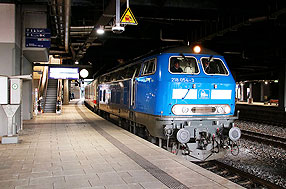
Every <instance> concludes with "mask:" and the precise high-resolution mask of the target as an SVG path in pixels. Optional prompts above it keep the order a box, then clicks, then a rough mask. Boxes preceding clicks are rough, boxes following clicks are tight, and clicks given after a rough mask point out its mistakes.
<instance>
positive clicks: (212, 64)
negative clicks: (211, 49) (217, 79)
mask: <svg viewBox="0 0 286 189" xmlns="http://www.w3.org/2000/svg"><path fill="white" fill-rule="evenodd" d="M201 62H202V67H203V69H204V72H205V73H206V74H211V75H213V74H215V75H228V70H227V68H226V67H225V65H224V63H223V61H222V60H221V59H218V58H213V57H208V58H202V59H201Z"/></svg>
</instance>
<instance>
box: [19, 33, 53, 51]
mask: <svg viewBox="0 0 286 189" xmlns="http://www.w3.org/2000/svg"><path fill="white" fill-rule="evenodd" d="M25 46H26V47H37V48H50V47H51V31H50V29H46V28H26V45H25Z"/></svg>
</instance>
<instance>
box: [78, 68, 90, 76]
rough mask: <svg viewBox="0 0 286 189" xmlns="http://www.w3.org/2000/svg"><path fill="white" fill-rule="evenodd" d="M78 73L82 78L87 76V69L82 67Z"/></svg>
mask: <svg viewBox="0 0 286 189" xmlns="http://www.w3.org/2000/svg"><path fill="white" fill-rule="evenodd" d="M79 74H80V76H81V77H82V78H86V77H87V76H88V71H87V70H86V69H82V70H81V71H80V72H79Z"/></svg>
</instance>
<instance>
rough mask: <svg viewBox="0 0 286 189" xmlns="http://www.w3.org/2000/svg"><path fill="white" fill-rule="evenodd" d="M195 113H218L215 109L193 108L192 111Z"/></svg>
mask: <svg viewBox="0 0 286 189" xmlns="http://www.w3.org/2000/svg"><path fill="white" fill-rule="evenodd" d="M191 111H192V112H193V113H195V114H196V113H197V114H211V113H214V112H215V111H216V108H215V107H193V108H192V109H191Z"/></svg>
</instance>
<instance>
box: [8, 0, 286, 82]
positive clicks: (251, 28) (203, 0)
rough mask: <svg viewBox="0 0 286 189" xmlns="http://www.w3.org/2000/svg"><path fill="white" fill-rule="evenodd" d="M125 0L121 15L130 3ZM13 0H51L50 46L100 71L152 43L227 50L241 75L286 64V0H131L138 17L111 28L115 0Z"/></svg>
mask: <svg viewBox="0 0 286 189" xmlns="http://www.w3.org/2000/svg"><path fill="white" fill-rule="evenodd" d="M120 1H121V2H120V16H122V14H123V13H124V11H125V10H126V8H127V5H126V0H120ZM7 2H14V3H19V4H43V5H47V12H48V23H49V27H50V28H51V31H52V45H51V48H50V50H49V51H50V54H52V55H54V56H55V57H61V58H63V59H64V60H65V61H64V63H65V64H74V62H75V61H79V64H80V65H92V67H93V72H94V73H101V72H104V71H106V70H108V69H110V68H112V67H114V66H118V64H119V62H122V61H128V60H130V59H132V58H135V57H138V56H140V55H142V54H145V53H148V52H150V51H151V50H154V49H159V48H162V47H166V46H176V45H186V44H197V43H198V44H201V45H202V46H203V47H206V48H208V49H212V50H214V51H215V52H218V53H219V54H222V55H223V56H225V58H226V60H227V62H228V65H229V67H230V69H231V71H232V73H233V74H234V76H235V78H236V80H243V79H277V74H278V73H279V70H280V67H281V65H283V64H285V58H286V57H285V56H286V53H285V50H286V48H285V42H284V41H285V34H286V6H285V4H286V2H285V0H272V1H260V0H252V1H249V0H248V1H246V0H240V1H227V0H176V1H174V0H129V7H130V9H131V10H132V13H133V15H134V17H135V18H136V21H137V22H138V25H125V28H124V29H125V31H124V32H122V33H121V34H117V33H113V32H112V26H114V25H115V18H116V0H98V1H95V0H15V1H7ZM69 8H70V9H69ZM100 27H101V28H104V30H105V33H104V34H103V35H98V34H97V33H96V29H98V28H100ZM66 33H68V36H66ZM66 37H68V38H66ZM66 39H68V40H66Z"/></svg>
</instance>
